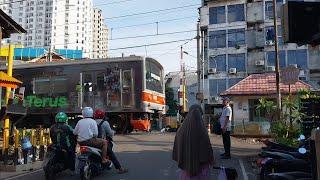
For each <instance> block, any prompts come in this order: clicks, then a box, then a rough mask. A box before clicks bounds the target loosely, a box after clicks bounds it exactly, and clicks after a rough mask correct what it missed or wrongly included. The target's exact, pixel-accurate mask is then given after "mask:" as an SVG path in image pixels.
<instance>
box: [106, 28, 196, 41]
mask: <svg viewBox="0 0 320 180" xmlns="http://www.w3.org/2000/svg"><path fill="white" fill-rule="evenodd" d="M194 31H197V30H187V31H175V32H167V33H159V34H148V35H141V36H127V37H121V38H112V39H109V40H110V41H112V40H121V39H135V38H141V37H153V36H163V35H171V34H180V33H188V32H194Z"/></svg>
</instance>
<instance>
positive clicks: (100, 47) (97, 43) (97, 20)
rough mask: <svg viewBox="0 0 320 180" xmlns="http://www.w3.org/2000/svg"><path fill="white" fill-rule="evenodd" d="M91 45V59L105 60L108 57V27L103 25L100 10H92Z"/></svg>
mask: <svg viewBox="0 0 320 180" xmlns="http://www.w3.org/2000/svg"><path fill="white" fill-rule="evenodd" d="M92 18H93V19H92V22H93V34H92V36H93V43H92V50H93V51H92V58H98V59H99V58H107V56H108V27H107V25H105V23H104V18H103V16H102V10H101V9H98V8H94V9H93V16H92Z"/></svg>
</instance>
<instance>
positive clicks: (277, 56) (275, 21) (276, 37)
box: [272, 0, 281, 120]
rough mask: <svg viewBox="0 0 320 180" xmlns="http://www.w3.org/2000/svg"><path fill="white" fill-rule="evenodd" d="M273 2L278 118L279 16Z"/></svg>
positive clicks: (279, 99)
mask: <svg viewBox="0 0 320 180" xmlns="http://www.w3.org/2000/svg"><path fill="white" fill-rule="evenodd" d="M272 4H273V26H274V34H275V35H274V36H275V37H274V49H275V56H276V57H275V65H276V87H277V118H278V120H280V118H281V92H280V68H279V54H278V23H277V20H278V16H277V1H276V0H272Z"/></svg>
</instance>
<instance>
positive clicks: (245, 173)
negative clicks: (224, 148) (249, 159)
mask: <svg viewBox="0 0 320 180" xmlns="http://www.w3.org/2000/svg"><path fill="white" fill-rule="evenodd" d="M239 163H240V167H241V171H242V176H243V180H249V179H248V175H247V172H246V169H245V168H244V165H243V161H242V159H239Z"/></svg>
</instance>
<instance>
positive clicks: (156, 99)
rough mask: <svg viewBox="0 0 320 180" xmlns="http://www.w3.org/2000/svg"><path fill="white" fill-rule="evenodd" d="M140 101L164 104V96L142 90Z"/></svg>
mask: <svg viewBox="0 0 320 180" xmlns="http://www.w3.org/2000/svg"><path fill="white" fill-rule="evenodd" d="M142 101H146V102H150V103H156V104H161V105H165V99H164V97H161V96H157V95H153V94H152V93H148V92H142Z"/></svg>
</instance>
